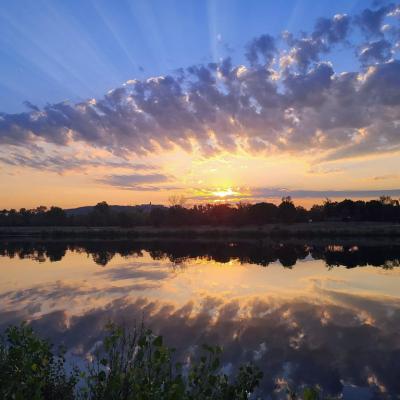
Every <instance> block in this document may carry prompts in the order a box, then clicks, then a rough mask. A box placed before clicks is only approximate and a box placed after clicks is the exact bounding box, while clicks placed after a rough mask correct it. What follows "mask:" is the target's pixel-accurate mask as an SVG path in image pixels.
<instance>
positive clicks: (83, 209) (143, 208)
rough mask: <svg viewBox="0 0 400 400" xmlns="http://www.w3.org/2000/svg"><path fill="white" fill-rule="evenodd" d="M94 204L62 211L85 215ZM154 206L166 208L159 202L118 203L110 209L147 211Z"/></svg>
mask: <svg viewBox="0 0 400 400" xmlns="http://www.w3.org/2000/svg"><path fill="white" fill-rule="evenodd" d="M93 208H94V206H83V207H77V208H68V209H65V210H64V211H65V212H66V214H67V215H68V216H77V215H86V214H89V213H90V212H91V211H93ZM154 208H166V207H165V206H163V205H161V204H139V205H136V206H119V205H113V206H112V205H110V209H111V211H114V212H126V213H129V212H142V213H145V214H147V213H149V212H150V210H151V209H154Z"/></svg>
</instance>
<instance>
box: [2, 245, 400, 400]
mask: <svg viewBox="0 0 400 400" xmlns="http://www.w3.org/2000/svg"><path fill="white" fill-rule="evenodd" d="M399 260H400V244H398V243H397V244H396V243H395V242H392V243H381V242H376V241H371V240H367V241H364V242H360V241H358V242H357V241H356V240H354V241H353V240H349V239H347V240H346V241H341V240H336V241H324V242H321V241H319V242H316V241H314V242H308V243H305V242H302V241H291V242H270V241H239V242H229V241H226V242H225V241H214V242H206V241H182V240H175V241H174V240H170V241H145V242H132V241H83V240H82V241H79V240H76V241H72V242H64V241H51V242H43V241H40V240H33V239H26V240H23V241H21V240H18V241H17V240H3V241H1V242H0V304H1V309H0V329H4V328H5V326H7V325H8V324H11V323H18V322H19V321H21V320H27V321H29V322H31V323H32V324H33V326H34V327H35V329H37V330H38V331H39V332H41V333H42V334H43V335H45V336H46V337H49V338H50V339H52V340H53V342H55V343H64V344H65V345H66V346H67V348H68V349H69V355H70V356H71V358H74V359H84V358H85V357H86V356H87V354H88V353H90V351H92V349H93V348H94V346H95V345H96V343H97V342H98V341H99V340H100V339H101V331H102V328H103V327H104V325H105V324H106V323H107V322H108V321H109V320H113V321H117V322H120V323H124V324H127V325H129V324H133V323H134V322H135V321H136V322H140V321H141V320H142V319H144V321H145V323H146V325H148V326H149V327H151V328H152V329H153V330H155V331H156V332H160V333H162V334H163V335H164V336H165V339H166V342H167V344H169V345H171V346H173V347H176V348H177V349H178V354H177V357H178V358H184V357H185V356H186V355H187V354H188V353H190V352H191V353H195V352H196V349H197V346H198V345H200V344H202V343H204V342H207V343H211V344H219V345H222V346H223V348H224V354H223V360H222V361H223V368H224V370H225V372H227V373H229V372H231V371H233V370H234V369H235V368H236V366H237V365H238V364H240V363H243V362H246V361H252V362H254V363H256V364H258V365H259V366H260V368H261V369H262V370H263V372H264V379H263V382H262V387H261V389H260V392H261V393H260V394H262V393H266V392H271V391H273V390H276V392H277V397H279V388H280V387H283V386H285V385H291V386H294V387H298V386H300V385H303V384H307V385H310V384H318V385H320V386H321V387H322V388H323V389H324V391H325V393H330V394H334V395H338V394H340V393H343V394H344V398H345V399H352V398H354V399H363V398H365V399H372V398H382V399H384V398H385V399H386V398H398V397H396V396H397V393H400V380H399V376H400V290H399V288H400V268H399V264H400V263H399Z"/></svg>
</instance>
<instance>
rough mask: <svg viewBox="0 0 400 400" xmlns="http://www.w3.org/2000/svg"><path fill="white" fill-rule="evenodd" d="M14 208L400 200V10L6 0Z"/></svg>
mask: <svg viewBox="0 0 400 400" xmlns="http://www.w3.org/2000/svg"><path fill="white" fill-rule="evenodd" d="M0 60H1V62H0V208H11V207H13V208H20V207H27V208H30V207H35V206H38V205H47V206H49V205H58V206H61V207H75V206H81V205H90V204H95V203H97V202H98V201H102V200H105V201H107V202H108V203H110V204H140V203H148V202H150V201H151V202H152V203H168V198H169V197H170V196H172V195H183V196H185V197H186V198H187V201H188V203H190V204H193V203H197V202H205V201H207V202H214V201H229V202H235V201H251V202H253V201H260V200H265V199H269V200H271V199H272V200H273V201H278V200H279V199H280V198H281V197H282V196H284V195H287V194H289V195H291V196H292V197H293V198H294V200H295V201H296V203H302V204H304V205H309V204H311V202H314V201H318V200H321V199H324V198H325V197H330V198H336V197H337V198H344V197H350V198H371V197H379V195H381V194H389V195H391V196H393V197H400V3H396V2H394V3H393V2H385V1H375V2H369V1H343V0H339V1H329V2H328V1H316V0H313V1H311V0H309V1H300V0H290V1H289V0H285V1H256V0H250V1H249V0H243V1H233V0H226V1H224V0H215V1H212V0H210V1H199V0H192V1H188V0H185V1H184V0H176V1H169V0H159V1H154V0H148V1H147V0H141V1H128V0H121V1H113V2H112V1H108V0H101V1H100V0H99V1H97V0H84V1H80V0H79V1H78V0H71V1H62V0H58V1H40V0H39V1H30V0H26V1H22V0H15V1H8V2H3V3H2V4H1V7H0Z"/></svg>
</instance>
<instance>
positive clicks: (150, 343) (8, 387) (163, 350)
mask: <svg viewBox="0 0 400 400" xmlns="http://www.w3.org/2000/svg"><path fill="white" fill-rule="evenodd" d="M107 329H108V335H107V336H106V338H105V340H104V342H103V345H102V346H101V348H99V349H97V350H96V352H95V354H94V355H93V358H92V359H91V361H90V362H89V363H88V366H87V369H86V371H83V372H80V373H79V371H78V370H77V369H73V371H72V372H71V373H69V374H68V373H67V372H66V365H65V358H64V352H61V353H60V354H59V355H54V354H53V352H52V346H51V344H50V343H49V342H48V341H46V340H42V339H40V338H38V337H37V336H36V335H35V334H34V332H33V331H32V329H31V328H29V327H27V326H26V325H21V326H20V327H11V328H9V329H7V331H6V338H3V339H2V341H1V343H0V370H1V372H2V373H1V375H0V396H1V398H2V399H5V400H8V399H16V400H23V399H24V400H25V399H30V400H42V399H43V400H47V399H51V400H56V399H57V400H64V399H83V400H106V399H107V400H153V399H154V400H194V399H196V400H197V399H199V400H203V399H204V400H206V399H213V400H214V399H215V400H220V399H221V400H229V399H238V400H244V399H248V397H249V395H250V394H251V393H252V392H253V391H254V389H255V388H256V386H257V385H258V384H259V381H260V379H261V377H262V374H261V372H260V371H259V370H258V369H257V368H256V367H254V366H252V365H245V366H242V367H241V368H240V369H239V372H238V374H237V375H236V377H234V378H233V379H229V378H228V376H227V375H225V374H223V373H221V372H220V364H219V356H220V354H221V351H222V350H221V348H219V347H211V346H207V345H205V346H203V348H202V350H203V354H202V355H201V357H200V358H199V359H196V360H192V361H191V362H190V363H188V365H182V364H180V363H174V362H173V354H174V350H173V349H170V348H168V347H166V346H165V345H164V344H163V339H162V337H161V336H156V335H154V334H153V333H152V332H151V331H150V330H144V329H143V328H141V329H134V330H133V331H132V332H127V331H126V330H124V329H121V328H119V327H116V326H114V325H110V326H109V327H108V328H107Z"/></svg>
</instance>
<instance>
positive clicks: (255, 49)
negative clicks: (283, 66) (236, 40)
mask: <svg viewBox="0 0 400 400" xmlns="http://www.w3.org/2000/svg"><path fill="white" fill-rule="evenodd" d="M275 54H276V46H275V39H274V38H273V37H272V36H270V35H261V36H259V37H257V38H254V39H253V40H252V41H250V42H249V43H248V45H247V52H246V57H247V59H248V60H249V62H250V64H251V65H255V64H257V63H259V61H262V63H264V64H267V65H269V64H271V62H272V60H273V58H274V56H275Z"/></svg>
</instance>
